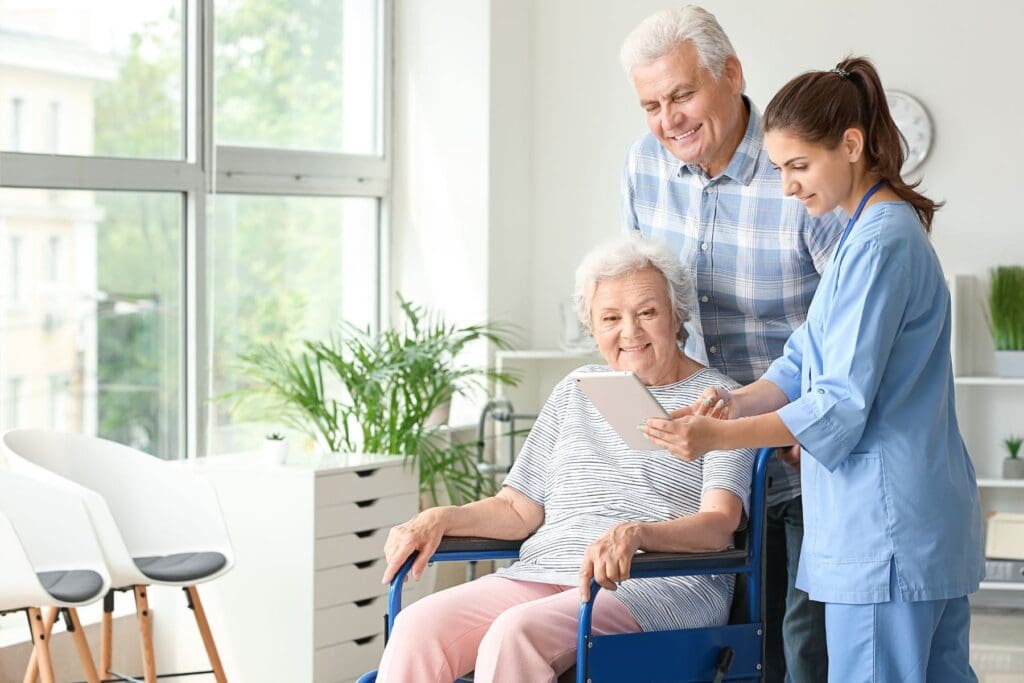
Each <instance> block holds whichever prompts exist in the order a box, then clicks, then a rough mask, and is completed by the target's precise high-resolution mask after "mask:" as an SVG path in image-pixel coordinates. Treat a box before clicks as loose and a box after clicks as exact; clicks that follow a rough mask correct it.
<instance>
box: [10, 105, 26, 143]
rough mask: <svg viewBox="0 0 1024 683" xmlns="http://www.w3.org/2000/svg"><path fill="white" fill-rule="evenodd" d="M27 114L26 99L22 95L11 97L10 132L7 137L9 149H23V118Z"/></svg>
mask: <svg viewBox="0 0 1024 683" xmlns="http://www.w3.org/2000/svg"><path fill="white" fill-rule="evenodd" d="M24 114H25V100H23V99H21V98H20V97H12V98H11V111H10V114H9V116H10V126H11V128H10V132H9V134H8V138H7V145H8V148H9V149H12V150H14V151H19V150H21V149H22V144H23V143H24V140H23V139H22V136H23V135H24V122H23V121H22V118H23V117H24Z"/></svg>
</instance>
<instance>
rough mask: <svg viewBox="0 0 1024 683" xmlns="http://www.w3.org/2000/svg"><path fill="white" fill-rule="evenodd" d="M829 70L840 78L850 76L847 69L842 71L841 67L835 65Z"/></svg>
mask: <svg viewBox="0 0 1024 683" xmlns="http://www.w3.org/2000/svg"><path fill="white" fill-rule="evenodd" d="M830 71H831V72H832V73H834V74H836V75H837V76H839V77H840V78H849V77H850V72H848V71H843V70H842V69H840V68H839V67H838V66H837V67H835V68H834V69H830Z"/></svg>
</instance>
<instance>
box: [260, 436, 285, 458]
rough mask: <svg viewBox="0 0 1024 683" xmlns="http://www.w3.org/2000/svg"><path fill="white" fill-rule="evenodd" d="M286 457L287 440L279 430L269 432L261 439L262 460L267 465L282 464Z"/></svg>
mask: <svg viewBox="0 0 1024 683" xmlns="http://www.w3.org/2000/svg"><path fill="white" fill-rule="evenodd" d="M287 459H288V440H287V439H286V438H284V434H281V433H280V432H271V433H270V434H267V438H266V439H264V441H263V461H264V462H265V463H266V464H268V465H283V464H284V461H285V460H287Z"/></svg>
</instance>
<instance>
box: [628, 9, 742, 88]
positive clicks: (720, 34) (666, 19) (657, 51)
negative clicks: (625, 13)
mask: <svg viewBox="0 0 1024 683" xmlns="http://www.w3.org/2000/svg"><path fill="white" fill-rule="evenodd" d="M686 42H689V43H692V44H693V46H694V47H695V48H696V49H697V58H698V59H699V60H700V64H701V66H703V67H704V68H705V69H707V70H708V71H710V72H711V73H712V75H714V77H715V78H716V79H719V78H721V77H722V71H723V69H725V60H726V59H727V58H728V57H730V56H732V57H735V56H736V50H734V49H733V47H732V43H731V42H729V36H727V35H725V31H723V30H722V27H721V25H719V23H718V20H717V19H715V15H713V14H712V13H711V12H708V11H707V10H706V9H704V8H703V7H698V6H696V5H684V6H682V7H674V8H670V9H663V10H661V11H660V12H657V13H655V14H652V15H651V16H649V17H647V18H646V19H644V20H643V21H642V22H640V24H639V25H638V26H637V27H636V28H635V29H633V31H632V32H631V33H630V34H629V35H628V36H627V37H626V41H625V42H624V43H623V44H622V49H621V50H619V61H620V62H621V63H622V68H623V69H625V70H626V74H627V75H630V74H632V72H633V69H634V68H635V67H638V66H645V65H647V64H650V63H651V62H653V61H655V60H658V59H661V58H662V57H664V56H665V55H667V54H668V53H669V52H672V50H674V49H676V48H677V47H678V46H680V45H682V44H683V43H686Z"/></svg>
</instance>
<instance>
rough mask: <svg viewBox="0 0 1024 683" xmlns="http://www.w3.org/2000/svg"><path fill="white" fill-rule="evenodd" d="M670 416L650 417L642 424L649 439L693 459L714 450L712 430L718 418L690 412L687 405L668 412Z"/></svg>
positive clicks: (683, 456)
mask: <svg viewBox="0 0 1024 683" xmlns="http://www.w3.org/2000/svg"><path fill="white" fill-rule="evenodd" d="M671 416H672V419H670V420H663V419H661V418H656V417H652V418H651V419H649V420H647V423H646V424H645V425H644V426H643V433H644V434H646V435H647V438H648V439H650V440H651V443H653V444H655V445H657V446H661V447H662V448H664V449H665V450H666V451H668V452H669V453H671V454H672V455H674V456H676V457H677V458H680V459H682V460H696V459H697V458H699V457H701V456H702V455H704V454H705V453H707V452H708V451H710V450H714V443H715V441H714V438H713V437H714V431H715V428H716V426H717V423H719V420H718V419H716V418H713V417H707V416H704V415H694V414H692V409H691V408H690V407H689V406H687V407H684V408H680V409H678V410H675V411H673V412H672V413H671Z"/></svg>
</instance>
